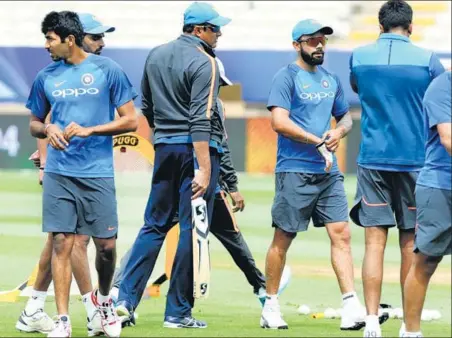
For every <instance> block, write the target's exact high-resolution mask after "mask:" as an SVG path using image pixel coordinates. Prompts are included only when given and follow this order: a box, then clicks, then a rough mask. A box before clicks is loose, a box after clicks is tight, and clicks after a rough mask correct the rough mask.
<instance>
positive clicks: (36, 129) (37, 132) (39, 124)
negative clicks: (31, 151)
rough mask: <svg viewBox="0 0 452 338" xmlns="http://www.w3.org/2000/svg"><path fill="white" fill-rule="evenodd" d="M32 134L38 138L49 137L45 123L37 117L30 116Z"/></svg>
mask: <svg viewBox="0 0 452 338" xmlns="http://www.w3.org/2000/svg"><path fill="white" fill-rule="evenodd" d="M30 133H31V136H33V137H37V138H46V137H47V135H46V131H45V125H44V122H43V121H42V120H41V119H39V118H38V117H36V116H35V115H31V116H30Z"/></svg>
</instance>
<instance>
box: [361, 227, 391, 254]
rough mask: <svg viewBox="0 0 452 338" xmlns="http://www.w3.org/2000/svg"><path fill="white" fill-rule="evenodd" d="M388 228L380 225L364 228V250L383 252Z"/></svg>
mask: <svg viewBox="0 0 452 338" xmlns="http://www.w3.org/2000/svg"><path fill="white" fill-rule="evenodd" d="M387 235H388V229H386V228H382V227H369V228H366V251H367V250H370V251H374V252H381V253H383V252H384V251H385V248H386V240H387Z"/></svg>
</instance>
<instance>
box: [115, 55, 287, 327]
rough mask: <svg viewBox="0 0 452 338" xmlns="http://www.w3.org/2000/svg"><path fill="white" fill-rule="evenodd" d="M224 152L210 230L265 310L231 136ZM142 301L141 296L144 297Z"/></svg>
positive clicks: (130, 320) (129, 321)
mask: <svg viewBox="0 0 452 338" xmlns="http://www.w3.org/2000/svg"><path fill="white" fill-rule="evenodd" d="M215 59H216V61H217V63H218V68H219V72H220V88H221V87H223V86H230V85H232V82H231V80H229V79H228V78H227V77H226V73H225V69H224V65H223V63H222V62H221V60H220V59H219V58H218V57H216V58H215ZM216 109H217V110H218V112H219V114H220V116H221V117H222V120H223V121H224V119H225V117H226V112H225V107H224V104H223V102H222V101H221V100H220V99H219V98H217V103H216ZM222 148H223V152H222V153H221V154H220V174H219V183H218V184H217V187H216V190H215V201H214V206H213V213H212V224H211V227H210V233H211V234H213V235H214V236H215V237H216V238H217V239H218V240H219V241H220V242H221V243H222V244H223V246H224V247H225V248H226V250H228V252H229V253H230V254H231V256H232V259H233V260H234V262H235V263H236V264H237V266H238V267H239V268H240V270H242V272H243V273H244V275H245V277H246V279H247V281H248V283H249V284H250V285H251V287H252V288H253V292H254V294H255V295H256V296H257V297H258V299H259V301H260V303H261V304H262V306H263V305H264V302H265V296H266V291H265V277H264V275H263V274H262V272H261V271H260V270H259V269H258V268H257V266H256V262H255V261H254V258H253V255H252V254H251V251H250V249H249V248H248V245H247V243H246V241H245V238H244V237H243V235H242V233H241V232H240V229H239V228H238V225H237V222H236V219H235V217H234V213H235V212H238V211H240V212H242V211H243V210H244V209H245V200H244V198H243V196H242V194H241V193H240V192H239V189H238V177H237V173H236V171H235V169H234V165H233V163H232V158H231V153H230V151H229V146H228V142H227V133H226V130H225V135H224V137H223V143H222ZM228 195H229V197H230V198H231V201H232V207H231V205H230V203H229V201H228V198H227V196H228ZM177 222H178V218H177V217H175V218H174V219H173V223H174V224H176V223H177ZM129 259H130V250H129V251H127V253H126V254H125V255H124V257H123V258H122V259H121V266H120V268H119V270H118V271H117V273H116V274H115V278H114V281H113V289H112V295H114V294H115V293H118V291H119V287H120V285H121V283H122V280H123V278H124V272H125V271H124V269H125V265H126V263H127V261H128V260H129ZM290 276H291V274H290V269H289V268H288V267H285V272H284V273H283V277H282V279H281V285H280V287H279V290H278V295H279V294H281V293H282V292H283V291H284V289H285V288H286V287H287V285H288V283H289V281H290ZM140 298H141V296H140ZM131 305H132V308H133V311H135V309H136V308H137V306H138V303H136V304H131ZM122 320H123V326H128V325H135V317H134V316H133V314H132V313H131V314H130V317H125V318H122Z"/></svg>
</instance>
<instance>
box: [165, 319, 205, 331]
mask: <svg viewBox="0 0 452 338" xmlns="http://www.w3.org/2000/svg"><path fill="white" fill-rule="evenodd" d="M163 327H165V328H167V329H205V328H207V323H206V322H203V321H201V320H197V319H195V318H193V317H185V318H182V319H181V318H177V317H171V316H168V317H166V318H165V321H164V322H163Z"/></svg>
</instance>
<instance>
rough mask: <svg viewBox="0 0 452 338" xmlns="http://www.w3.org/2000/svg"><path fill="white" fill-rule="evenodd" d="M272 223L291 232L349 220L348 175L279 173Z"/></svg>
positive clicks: (277, 174)
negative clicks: (345, 179) (346, 182)
mask: <svg viewBox="0 0 452 338" xmlns="http://www.w3.org/2000/svg"><path fill="white" fill-rule="evenodd" d="M275 190H276V193H275V198H274V200H273V206H272V222H273V226H274V227H278V228H280V229H282V230H284V231H285V232H288V233H297V232H301V231H306V230H307V229H308V225H309V222H310V220H311V219H312V221H313V223H314V226H315V227H322V226H325V224H329V223H336V222H347V221H348V206H347V197H346V195H345V190H344V176H343V175H342V174H341V173H334V174H304V173H294V172H287V173H276V182H275Z"/></svg>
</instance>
